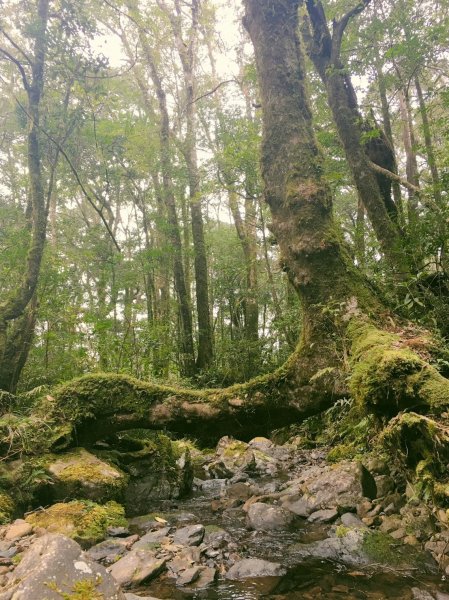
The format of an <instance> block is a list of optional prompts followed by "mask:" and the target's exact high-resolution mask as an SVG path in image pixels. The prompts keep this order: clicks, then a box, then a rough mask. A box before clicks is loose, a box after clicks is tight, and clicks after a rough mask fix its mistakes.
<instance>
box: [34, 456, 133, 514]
mask: <svg viewBox="0 0 449 600" xmlns="http://www.w3.org/2000/svg"><path fill="white" fill-rule="evenodd" d="M46 460H47V461H48V462H47V470H48V472H49V473H50V474H51V476H52V479H53V482H54V484H53V485H52V486H51V493H52V496H53V500H54V501H61V500H67V499H69V500H70V499H83V498H84V499H87V500H93V501H94V502H107V501H108V500H118V501H121V500H122V499H123V496H124V493H125V489H126V485H127V483H128V476H127V475H125V473H123V471H121V470H120V469H118V468H117V467H115V466H112V465H110V464H108V463H107V462H105V461H104V460H100V459H99V458H97V457H96V456H94V455H93V454H90V452H87V451H86V450H84V448H75V449H74V450H72V451H71V452H67V453H65V454H63V455H61V456H58V457H52V458H51V459H50V458H47V459H46Z"/></svg>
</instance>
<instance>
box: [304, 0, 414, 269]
mask: <svg viewBox="0 0 449 600" xmlns="http://www.w3.org/2000/svg"><path fill="white" fill-rule="evenodd" d="M306 5H307V10H308V15H309V17H310V24H311V27H312V31H310V26H309V20H308V19H306V20H304V23H303V27H302V31H303V36H304V38H305V40H306V43H307V48H308V54H309V56H310V58H311V60H312V61H313V63H314V65H315V68H316V70H317V72H318V73H319V75H320V77H321V79H322V81H323V83H324V85H325V87H326V92H327V97H328V101H329V105H330V108H331V111H332V115H333V118H334V121H335V124H336V126H337V130H338V134H339V137H340V139H341V142H342V144H343V148H344V151H345V155H346V159H347V161H348V165H349V168H350V171H351V173H352V177H353V179H354V183H355V186H356V188H357V191H358V194H359V196H360V198H361V199H362V202H363V204H364V206H365V209H366V212H367V214H368V217H369V219H370V221H371V224H372V226H373V229H374V231H375V234H376V237H377V239H378V241H379V243H380V245H381V248H382V251H383V253H384V255H385V258H386V259H387V261H388V262H389V263H390V265H391V266H392V267H393V269H394V270H395V272H396V274H397V275H398V276H399V277H403V276H404V275H405V274H406V273H407V272H408V271H409V265H408V260H407V256H406V253H405V251H404V249H403V245H402V241H401V231H400V229H399V227H398V224H397V223H396V222H395V219H394V218H392V215H394V214H395V213H397V207H396V205H394V203H393V202H392V201H391V198H390V203H389V204H388V203H386V202H385V198H384V197H383V195H382V193H381V189H380V188H379V181H378V177H376V174H375V173H374V172H373V170H372V169H371V167H370V166H369V161H370V157H369V156H368V154H367V152H366V149H365V147H364V143H363V128H362V123H363V119H362V117H361V114H360V112H359V109H358V104H357V97H356V94H355V91H354V88H353V86H352V82H351V79H350V76H349V75H348V74H347V73H346V71H345V68H344V65H343V64H342V62H341V58H340V52H341V42H342V37H343V33H344V31H345V28H346V26H347V24H348V23H349V21H350V19H351V18H352V17H353V16H355V15H356V14H357V12H360V10H362V9H363V6H364V4H363V3H362V4H360V5H358V7H357V8H358V9H359V10H358V11H356V10H352V11H350V12H348V13H347V14H346V15H344V16H343V17H342V18H341V19H340V20H339V21H334V29H333V34H332V35H331V33H330V31H329V28H328V25H327V20H326V15H325V12H324V9H323V6H322V3H321V2H320V1H319V0H307V2H306ZM380 141H382V140H380ZM377 154H378V153H377ZM373 162H376V159H375V160H374V161H373ZM380 166H384V165H382V164H381V165H380ZM384 179H385V178H384ZM384 185H385V186H388V187H389V189H391V182H390V181H385V182H384Z"/></svg>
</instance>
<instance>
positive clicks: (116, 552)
mask: <svg viewBox="0 0 449 600" xmlns="http://www.w3.org/2000/svg"><path fill="white" fill-rule="evenodd" d="M138 538H139V536H137V535H131V536H129V537H128V538H110V539H108V540H104V541H103V542H100V543H99V544H96V545H95V546H92V548H89V550H87V552H86V554H87V556H89V558H91V559H92V560H96V561H97V562H104V563H105V564H107V565H110V564H112V563H114V562H116V561H117V560H118V559H119V558H120V557H121V556H123V555H124V554H125V552H126V551H127V550H129V548H130V547H131V546H132V545H133V543H134V542H136V541H137V540H138Z"/></svg>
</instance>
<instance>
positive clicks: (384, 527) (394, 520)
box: [379, 515, 402, 533]
mask: <svg viewBox="0 0 449 600" xmlns="http://www.w3.org/2000/svg"><path fill="white" fill-rule="evenodd" d="M400 527H402V519H401V517H399V516H398V515H391V516H385V517H383V520H382V524H381V526H380V527H379V530H380V531H383V532H384V533H390V531H395V530H396V529H399V528H400Z"/></svg>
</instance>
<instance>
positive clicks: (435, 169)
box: [415, 77, 441, 206]
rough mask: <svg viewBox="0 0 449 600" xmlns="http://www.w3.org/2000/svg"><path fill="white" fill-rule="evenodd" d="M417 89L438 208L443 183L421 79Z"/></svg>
mask: <svg viewBox="0 0 449 600" xmlns="http://www.w3.org/2000/svg"><path fill="white" fill-rule="evenodd" d="M415 88H416V94H417V96H418V102H419V112H420V113H421V120H422V129H423V134H424V143H425V145H426V154H427V164H428V165H429V169H430V173H431V175H432V183H433V195H434V198H435V202H436V203H437V204H438V206H441V182H440V175H439V173H438V167H437V161H436V158H435V151H434V149H433V142H432V132H431V130H430V123H429V117H428V114H427V106H426V102H425V100H424V94H423V91H422V87H421V82H420V81H419V77H415Z"/></svg>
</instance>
